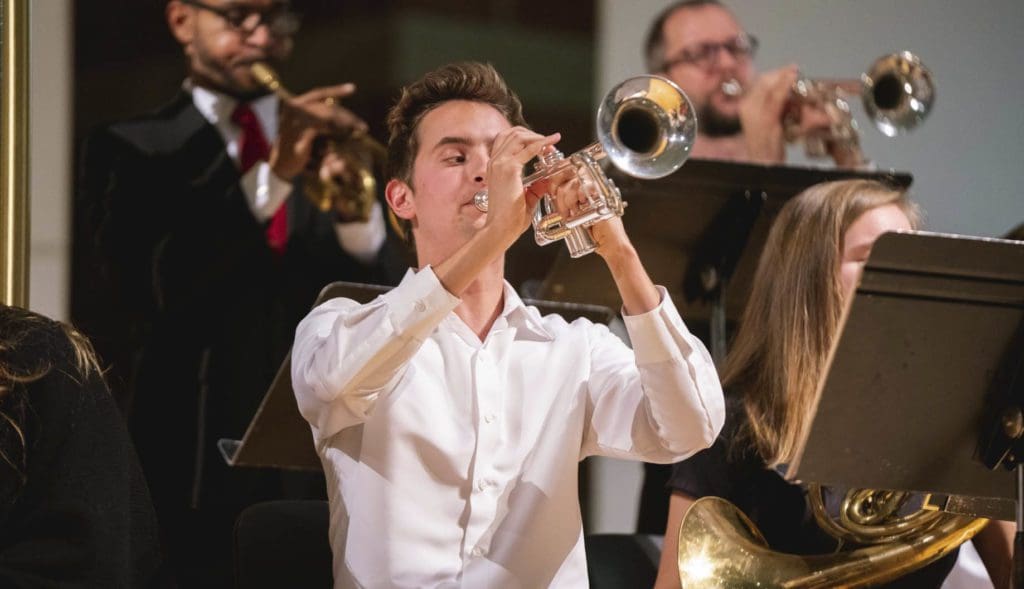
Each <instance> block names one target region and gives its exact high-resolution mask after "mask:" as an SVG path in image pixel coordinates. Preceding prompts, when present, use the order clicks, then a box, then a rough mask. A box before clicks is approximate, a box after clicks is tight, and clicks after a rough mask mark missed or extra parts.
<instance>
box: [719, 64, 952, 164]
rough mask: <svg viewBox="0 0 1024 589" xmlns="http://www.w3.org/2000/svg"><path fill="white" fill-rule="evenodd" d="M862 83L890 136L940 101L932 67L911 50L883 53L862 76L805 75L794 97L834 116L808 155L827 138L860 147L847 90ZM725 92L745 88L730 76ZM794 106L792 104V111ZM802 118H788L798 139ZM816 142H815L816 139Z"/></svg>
mask: <svg viewBox="0 0 1024 589" xmlns="http://www.w3.org/2000/svg"><path fill="white" fill-rule="evenodd" d="M858 89H859V93H860V97H861V102H862V103H863V104H864V111H865V112H866V113H867V115H868V116H869V117H871V121H872V123H874V125H875V127H876V128H878V130H879V131H880V132H881V133H882V134H883V135H885V136H886V137H895V136H897V135H901V134H904V133H907V132H909V131H910V130H912V129H914V128H915V127H917V126H918V125H920V124H921V123H922V122H923V121H924V119H925V118H926V117H927V116H928V113H929V112H930V111H931V108H932V104H933V103H934V102H935V84H934V82H933V81H932V75H931V72H930V71H928V68H926V67H925V66H924V64H922V63H921V60H920V58H918V57H917V56H916V55H914V54H913V53H911V52H909V51H900V52H897V53H890V54H888V55H883V56H882V57H880V58H878V59H877V60H875V61H874V63H872V64H871V66H870V67H869V68H868V71H866V72H864V73H863V74H861V77H860V79H851V80H814V79H809V78H803V77H801V78H800V79H798V80H797V81H796V83H795V84H793V88H792V90H791V93H790V94H791V101H792V102H793V103H795V105H796V106H799V105H800V104H801V103H808V104H814V105H818V106H821V107H822V108H824V109H825V110H826V112H828V113H829V115H830V117H831V118H832V121H833V123H832V128H831V129H830V131H829V135H828V136H826V137H815V138H809V140H810V141H809V142H808V145H807V151H808V155H812V156H820V155H824V151H825V150H824V141H826V140H828V141H834V142H838V143H839V144H840V146H841V147H847V148H857V147H858V145H859V139H858V135H857V122H856V121H855V120H854V119H853V117H852V115H851V114H850V105H849V104H848V103H847V102H846V100H845V98H844V96H846V95H848V94H849V93H852V94H857V93H858ZM722 92H723V93H724V94H726V95H729V96H740V95H742V94H743V93H744V92H745V89H744V88H743V86H742V85H741V84H740V83H739V82H738V81H737V80H726V81H725V82H724V83H723V84H722ZM794 110H795V109H789V112H793V111H794ZM798 122H799V121H797V120H787V121H786V124H787V137H789V138H790V139H791V140H795V139H796V137H795V133H793V132H792V130H791V127H792V126H793V125H795V124H798ZM812 142H813V143H812Z"/></svg>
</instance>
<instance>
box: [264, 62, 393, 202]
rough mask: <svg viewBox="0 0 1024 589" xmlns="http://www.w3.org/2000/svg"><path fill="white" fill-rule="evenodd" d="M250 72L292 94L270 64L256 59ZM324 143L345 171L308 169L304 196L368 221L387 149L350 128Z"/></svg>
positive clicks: (267, 84) (273, 88) (278, 90)
mask: <svg viewBox="0 0 1024 589" xmlns="http://www.w3.org/2000/svg"><path fill="white" fill-rule="evenodd" d="M251 72H252V75H253V77H254V78H256V81H258V82H259V83H260V84H261V85H263V87H264V88H266V89H267V90H270V91H271V92H273V93H274V94H276V95H277V96H278V97H280V98H281V99H283V100H287V99H289V98H292V96H293V94H292V93H291V92H289V91H288V90H287V89H286V88H285V87H284V86H282V85H281V80H280V78H279V77H278V75H277V72H275V71H274V70H273V68H271V67H270V66H269V65H267V64H265V63H262V62H256V63H254V64H252V66H251ZM326 147H327V149H328V150H329V151H331V152H334V153H335V154H337V155H338V157H340V158H341V159H342V160H344V161H345V164H346V174H345V176H343V177H341V178H330V179H324V178H321V177H320V176H319V174H317V173H316V171H314V170H307V171H306V172H305V173H304V174H303V188H304V189H305V190H304V192H305V193H306V196H307V197H308V198H309V199H310V200H311V201H312V202H313V204H314V205H315V206H316V207H317V208H318V209H320V210H321V211H323V212H328V211H335V212H337V213H338V214H339V215H341V216H342V217H344V218H346V219H350V220H353V221H362V222H366V221H368V220H369V219H370V213H371V212H372V211H373V204H374V202H376V200H377V179H376V177H375V176H374V170H376V169H379V168H380V167H382V166H383V163H384V161H386V159H387V149H386V148H385V147H384V146H383V145H381V144H380V143H379V142H378V141H376V140H374V139H373V138H372V137H370V136H368V135H366V134H365V133H362V132H359V133H355V132H353V133H352V134H351V135H350V136H348V137H346V138H343V139H338V138H331V137H328V138H327V146H326Z"/></svg>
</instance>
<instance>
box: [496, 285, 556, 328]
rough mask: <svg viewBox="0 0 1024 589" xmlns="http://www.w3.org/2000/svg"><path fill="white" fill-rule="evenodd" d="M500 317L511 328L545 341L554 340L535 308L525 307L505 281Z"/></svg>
mask: <svg viewBox="0 0 1024 589" xmlns="http://www.w3.org/2000/svg"><path fill="white" fill-rule="evenodd" d="M501 315H502V316H503V317H505V320H506V321H508V324H509V326H511V327H515V328H516V329H519V330H526V331H528V332H530V333H532V334H533V335H535V336H537V337H539V338H541V339H543V340H546V341H551V340H553V339H555V338H554V336H552V335H551V332H550V331H548V329H547V328H546V327H544V321H543V320H542V319H541V316H540V311H538V310H537V307H527V306H526V303H524V302H523V299H521V298H519V294H518V293H516V290H515V289H514V288H512V285H511V284H509V283H508V281H507V280H506V281H505V308H504V309H502V311H501Z"/></svg>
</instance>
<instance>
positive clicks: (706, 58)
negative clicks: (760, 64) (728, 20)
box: [663, 33, 757, 71]
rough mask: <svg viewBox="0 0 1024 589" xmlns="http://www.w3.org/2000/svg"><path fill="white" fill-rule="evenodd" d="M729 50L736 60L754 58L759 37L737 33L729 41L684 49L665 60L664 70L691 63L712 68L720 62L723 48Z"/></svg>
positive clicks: (702, 44) (702, 67)
mask: <svg viewBox="0 0 1024 589" xmlns="http://www.w3.org/2000/svg"><path fill="white" fill-rule="evenodd" d="M723 49H724V50H725V51H728V52H729V55H731V56H732V58H733V59H735V60H737V61H738V60H741V59H753V57H754V54H755V53H757V37H754V36H753V35H747V34H745V33H744V34H742V35H737V36H736V37H734V38H732V39H729V40H728V41H722V42H719V43H701V44H700V45H697V46H696V47H691V48H687V49H683V50H682V51H681V52H680V53H679V55H678V56H677V57H674V58H672V59H669V60H667V61H665V66H664V68H663V69H664V71H668V70H670V69H672V68H673V67H675V66H677V65H679V64H689V65H694V66H696V67H699V68H701V69H711V68H712V67H714V66H715V64H717V63H718V55H719V53H720V52H721V50H723Z"/></svg>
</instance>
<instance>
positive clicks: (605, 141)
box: [473, 76, 697, 258]
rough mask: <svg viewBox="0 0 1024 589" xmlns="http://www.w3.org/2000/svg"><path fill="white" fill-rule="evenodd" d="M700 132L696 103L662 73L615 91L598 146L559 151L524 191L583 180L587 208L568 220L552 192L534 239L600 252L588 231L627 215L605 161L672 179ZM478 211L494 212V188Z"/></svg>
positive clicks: (601, 119) (478, 200)
mask: <svg viewBox="0 0 1024 589" xmlns="http://www.w3.org/2000/svg"><path fill="white" fill-rule="evenodd" d="M696 135H697V117H696V115H695V114H694V112H693V106H692V105H691V104H690V100H689V98H687V97H686V94H685V93H684V92H683V91H682V90H680V89H679V87H678V86H676V85H675V84H674V83H672V82H670V81H669V80H667V79H665V78H662V77H660V76H637V77H635V78H629V79H628V80H626V81H624V82H622V83H620V84H619V85H617V86H615V87H614V88H612V90H611V91H610V92H608V94H607V95H606V96H605V98H604V100H603V101H602V102H601V105H600V106H599V107H598V110H597V137H598V141H597V142H595V143H592V144H591V145H589V146H587V147H584V148H583V149H581V150H580V151H578V152H576V153H574V154H572V155H570V156H569V157H565V156H564V155H562V153H561V152H559V151H557V150H555V151H554V152H552V153H548V154H544V155H543V156H542V157H540V158H538V160H539V161H538V163H537V165H536V166H535V171H534V172H533V173H532V174H530V175H528V176H526V177H525V178H523V186H524V187H526V186H529V185H530V184H532V183H534V182H537V181H540V180H543V179H548V178H552V177H554V176H556V175H559V174H562V173H564V172H566V171H567V170H572V171H573V172H574V173H575V174H576V177H577V178H579V180H580V185H581V187H582V190H583V192H584V194H585V195H586V197H587V203H586V204H585V205H583V206H581V207H580V209H579V211H578V212H577V213H576V214H574V215H573V216H572V217H570V218H563V217H562V215H560V214H559V213H558V212H557V211H556V208H555V204H554V199H553V197H552V196H551V195H550V194H547V195H544V197H543V198H541V201H540V203H539V204H538V205H537V209H536V211H535V212H534V218H533V229H534V236H535V238H536V240H537V243H538V244H539V245H547V244H549V243H551V242H553V241H557V240H560V239H565V243H566V246H567V247H568V248H569V255H570V256H572V257H574V258H578V257H580V256H583V255H586V254H589V253H590V252H592V251H594V250H595V249H596V248H597V245H596V244H595V243H594V240H593V239H592V238H591V237H590V232H589V231H588V230H587V228H588V227H590V226H591V225H594V224H595V223H598V222H600V221H603V220H605V219H610V218H611V217H613V216H620V217H621V216H622V214H623V212H624V210H625V207H626V203H625V202H624V201H623V200H622V195H621V194H620V193H619V189H618V187H617V186H615V183H614V182H612V180H611V179H610V178H608V177H607V176H606V175H605V173H604V170H602V169H601V167H600V165H599V164H598V162H599V161H600V160H602V159H604V158H606V157H607V158H608V159H609V160H611V162H612V163H613V164H615V166H616V167H618V168H619V169H620V170H622V171H623V172H625V173H627V174H629V175H631V176H635V177H637V178H644V179H652V178H661V177H663V176H667V175H669V174H671V173H672V172H675V171H676V170H678V169H679V167H680V166H682V165H683V163H685V162H686V159H687V158H688V157H689V156H690V149H691V148H692V147H693V141H694V138H695V137H696ZM473 204H474V205H476V207H477V209H479V210H481V211H483V212H487V208H488V201H487V191H486V190H482V191H480V192H478V193H477V194H476V195H475V196H474V197H473Z"/></svg>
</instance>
